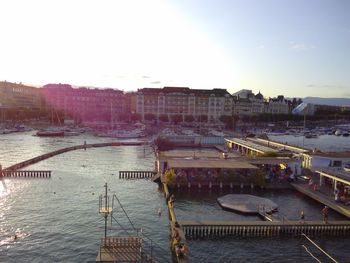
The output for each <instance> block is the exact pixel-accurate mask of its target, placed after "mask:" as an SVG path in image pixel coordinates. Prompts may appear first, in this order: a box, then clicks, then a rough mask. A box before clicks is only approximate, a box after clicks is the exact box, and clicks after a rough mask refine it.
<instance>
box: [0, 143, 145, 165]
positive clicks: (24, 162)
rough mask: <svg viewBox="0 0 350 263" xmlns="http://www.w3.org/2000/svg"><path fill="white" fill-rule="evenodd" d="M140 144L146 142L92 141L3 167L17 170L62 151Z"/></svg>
mask: <svg viewBox="0 0 350 263" xmlns="http://www.w3.org/2000/svg"><path fill="white" fill-rule="evenodd" d="M140 145H144V142H109V143H92V144H85V143H84V144H81V145H75V146H71V147H66V148H62V149H59V150H56V151H52V152H49V153H45V154H42V155H39V156H37V157H34V158H31V159H29V160H26V161H23V162H20V163H17V164H14V165H11V166H10V167H7V168H5V169H3V171H16V170H19V169H22V168H24V167H26V166H29V165H32V164H35V163H38V162H40V161H42V160H45V159H48V158H50V157H53V156H56V155H59V154H62V153H66V152H70V151H75V150H82V149H88V148H97V147H108V146H140Z"/></svg>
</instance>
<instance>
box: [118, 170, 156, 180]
mask: <svg viewBox="0 0 350 263" xmlns="http://www.w3.org/2000/svg"><path fill="white" fill-rule="evenodd" d="M155 174H156V172H155V171H119V179H145V178H153V176H154V175H155Z"/></svg>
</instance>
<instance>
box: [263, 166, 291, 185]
mask: <svg viewBox="0 0 350 263" xmlns="http://www.w3.org/2000/svg"><path fill="white" fill-rule="evenodd" d="M265 167H266V168H265V172H266V179H268V180H269V181H271V182H273V181H283V180H287V181H289V182H295V181H296V180H297V177H296V172H293V170H292V168H291V167H290V166H288V165H287V166H286V167H285V168H284V169H282V168H281V166H280V165H279V164H277V165H272V166H268V165H266V166H265Z"/></svg>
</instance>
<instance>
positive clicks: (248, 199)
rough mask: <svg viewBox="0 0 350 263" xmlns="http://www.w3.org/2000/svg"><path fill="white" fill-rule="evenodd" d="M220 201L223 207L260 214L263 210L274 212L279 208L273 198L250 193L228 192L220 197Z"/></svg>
mask: <svg viewBox="0 0 350 263" xmlns="http://www.w3.org/2000/svg"><path fill="white" fill-rule="evenodd" d="M217 200H218V202H219V204H220V206H221V207H223V208H225V209H228V210H233V211H237V212H240V213H246V214H252V213H255V214H258V213H261V211H264V212H266V213H272V212H273V211H275V210H276V209H277V207H278V206H277V204H275V203H274V202H272V201H271V200H269V199H267V198H263V197H259V196H255V195H248V194H228V195H225V196H222V197H219V198H218V199H217Z"/></svg>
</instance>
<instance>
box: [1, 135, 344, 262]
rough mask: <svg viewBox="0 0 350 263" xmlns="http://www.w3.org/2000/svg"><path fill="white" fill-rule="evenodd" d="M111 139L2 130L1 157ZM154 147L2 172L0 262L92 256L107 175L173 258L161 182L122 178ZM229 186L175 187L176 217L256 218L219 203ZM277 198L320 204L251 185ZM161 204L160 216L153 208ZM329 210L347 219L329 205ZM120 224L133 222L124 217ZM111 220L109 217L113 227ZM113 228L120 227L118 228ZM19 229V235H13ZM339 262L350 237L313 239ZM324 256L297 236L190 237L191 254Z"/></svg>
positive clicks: (284, 258) (299, 205)
mask: <svg viewBox="0 0 350 263" xmlns="http://www.w3.org/2000/svg"><path fill="white" fill-rule="evenodd" d="M84 140H86V141H87V143H92V142H107V141H110V139H105V138H94V137H92V136H88V135H86V136H83V135H82V136H78V137H70V138H69V137H68V138H40V137H33V136H31V133H26V134H7V135H0V149H1V152H0V163H1V164H2V165H3V167H7V166H9V165H12V164H14V163H17V162H20V161H23V160H26V159H29V158H32V157H34V156H37V155H40V154H43V153H47V152H49V151H52V150H56V149H59V148H63V147H66V146H72V145H76V144H82V143H83V142H84ZM154 161H155V159H154V155H153V153H152V149H150V148H144V147H143V146H137V147H106V148H96V149H88V150H86V151H84V150H78V151H73V152H68V153H64V154H62V155H58V156H55V157H52V158H50V159H47V160H44V161H42V162H39V163H37V164H35V165H32V166H30V167H28V168H26V169H44V170H52V178H51V179H6V185H7V190H5V189H4V188H3V186H2V185H1V184H0V262H94V261H95V259H96V256H97V252H98V248H99V242H100V238H101V237H102V236H103V231H104V228H103V226H104V225H103V219H102V217H101V216H100V215H99V214H98V212H97V210H98V196H99V194H100V193H102V191H103V188H102V187H103V185H104V183H105V182H108V185H109V188H110V189H111V190H110V192H111V193H112V192H114V193H116V194H117V195H118V197H119V199H120V201H121V202H122V203H123V205H124V208H125V210H126V211H127V213H128V214H129V216H130V218H131V219H132V221H133V222H134V224H135V225H136V226H138V227H142V228H143V231H144V232H145V233H146V234H148V235H150V237H151V238H152V239H153V240H154V241H155V242H156V243H157V244H159V245H161V247H162V250H160V249H158V250H157V251H156V252H157V253H156V254H157V255H158V256H159V262H169V261H171V260H172V259H171V253H170V251H169V226H168V219H167V213H166V212H165V211H166V207H165V202H164V197H163V194H162V193H161V192H160V190H159V189H158V185H157V184H154V183H152V182H150V181H148V180H130V181H129V180H119V179H118V177H117V174H118V171H119V170H151V169H153V166H154ZM226 193H228V192H215V191H213V192H207V191H202V192H200V193H198V192H191V193H188V191H186V190H185V191H181V192H176V193H175V197H176V203H175V207H176V210H175V211H176V215H177V218H178V220H206V219H207V220H223V219H224V220H243V219H244V220H258V218H257V217H254V216H249V217H247V216H244V215H240V214H235V213H231V212H228V211H224V210H222V209H221V208H220V207H219V205H218V204H217V202H216V198H217V197H218V196H221V195H224V194H226ZM254 194H257V195H260V196H264V197H268V198H270V199H272V200H273V201H274V202H276V203H277V204H278V205H279V212H278V213H279V216H283V215H284V216H286V217H288V218H289V219H297V218H298V217H299V214H300V210H301V209H305V213H306V218H307V219H315V220H317V219H320V208H321V206H320V205H319V204H318V203H316V202H314V201H311V200H310V199H308V198H306V197H303V196H302V195H300V194H298V193H295V192H293V191H274V192H259V191H257V192H254ZM159 207H161V208H162V211H163V213H162V216H161V217H158V215H157V211H158V209H159ZM330 216H331V218H334V219H344V218H343V217H342V216H341V215H339V214H336V213H331V215H330ZM118 220H119V222H120V224H121V225H122V226H124V227H130V226H129V225H128V223H127V220H126V218H125V217H122V216H120V217H118ZM115 227H116V225H114V228H115ZM116 231H117V233H118V234H125V232H123V231H122V230H116ZM15 234H17V237H18V238H17V239H16V240H15V239H14V238H13V237H14V235H15ZM317 242H318V243H319V244H320V245H321V246H322V247H323V248H325V249H326V250H327V251H328V252H329V253H330V254H332V255H333V256H334V257H335V258H336V259H338V260H339V262H350V255H349V251H350V238H328V239H318V240H317ZM303 244H305V245H307V247H308V248H309V249H310V251H312V253H313V254H314V255H316V256H317V257H319V258H321V259H322V262H329V261H327V260H326V259H325V257H322V255H320V254H319V253H318V252H317V251H316V250H315V249H313V248H312V246H311V245H310V244H309V243H307V242H306V241H305V240H304V239H302V238H296V239H272V238H255V239H242V238H225V239H215V240H208V239H205V240H198V239H196V240H189V246H190V251H191V262H298V261H299V262H315V261H314V259H312V258H311V257H310V256H309V254H308V253H306V252H305V249H304V248H303V247H302V246H301V245H303Z"/></svg>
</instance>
